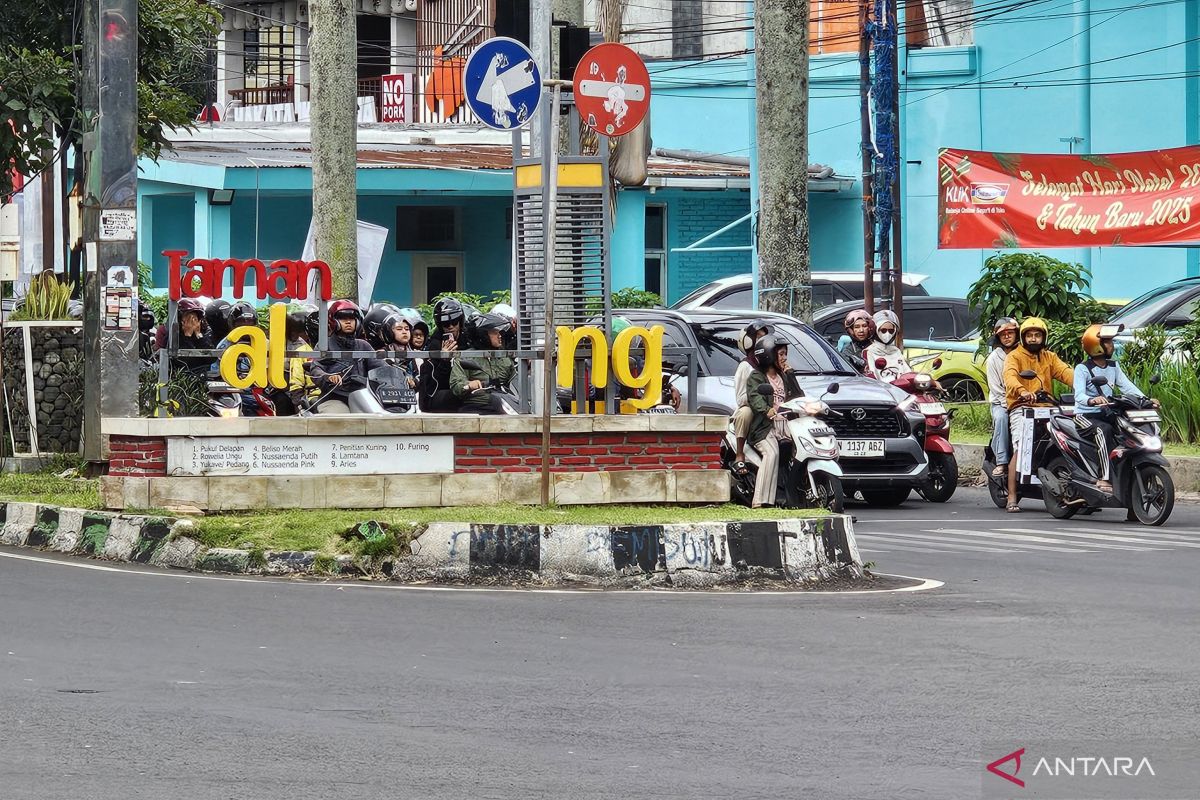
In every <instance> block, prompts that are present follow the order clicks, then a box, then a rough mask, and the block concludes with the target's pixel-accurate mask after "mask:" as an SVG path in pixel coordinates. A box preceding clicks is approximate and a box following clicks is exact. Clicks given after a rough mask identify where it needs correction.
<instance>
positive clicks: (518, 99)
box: [463, 36, 542, 130]
mask: <svg viewBox="0 0 1200 800" xmlns="http://www.w3.org/2000/svg"><path fill="white" fill-rule="evenodd" d="M463 93H464V94H465V95H466V96H467V104H468V105H469V106H470V107H471V110H472V111H474V112H475V116H477V117H479V119H480V120H481V121H482V122H483V124H484V125H487V126H488V127H490V128H497V129H499V130H511V129H512V128H519V127H521V126H522V125H524V124H525V123H526V122H528V121H529V118H530V117H532V116H533V112H534V111H535V110H537V107H538V102H539V101H540V100H541V99H542V74H541V72H540V71H539V70H538V67H537V64H536V63H535V62H534V60H533V54H532V53H530V52H529V50H528V49H527V48H526V47H525V45H523V44H521V43H520V42H518V41H517V40H516V39H509V38H507V37H504V36H498V37H496V38H494V39H488V40H487V41H486V42H484V43H483V44H481V45H479V47H477V48H475V52H473V53H471V57H470V58H468V59H467V65H466V67H465V68H464V69H463Z"/></svg>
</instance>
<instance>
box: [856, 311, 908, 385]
mask: <svg viewBox="0 0 1200 800" xmlns="http://www.w3.org/2000/svg"><path fill="white" fill-rule="evenodd" d="M874 322H875V341H873V342H871V344H870V345H868V346H867V349H866V354H867V369H868V370H869V371H871V372H873V373H875V375H876V376H877V377H878V378H879V379H880V380H884V381H887V382H888V383H891V382H893V381H894V380H896V378H899V377H900V376H901V375H904V374H905V373H908V372H912V371H913V370H912V367H910V366H909V365H908V361H907V360H906V359H905V358H904V351H903V350H901V349H900V348H899V347H897V346H896V340H897V339H898V338H899V336H900V318H899V317H897V316H896V312H894V311H889V310H884V311H876V312H875V317H874ZM881 358H882V359H883V360H884V361H885V362H886V364H885V365H884V366H882V367H880V366H878V365H877V363H876V362H878V360H879V359H881Z"/></svg>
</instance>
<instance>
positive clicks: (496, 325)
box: [475, 312, 512, 333]
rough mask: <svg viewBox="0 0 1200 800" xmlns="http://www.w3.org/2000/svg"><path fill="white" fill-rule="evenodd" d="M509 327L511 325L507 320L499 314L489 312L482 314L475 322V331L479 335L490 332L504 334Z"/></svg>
mask: <svg viewBox="0 0 1200 800" xmlns="http://www.w3.org/2000/svg"><path fill="white" fill-rule="evenodd" d="M511 327H512V323H511V322H509V321H508V319H507V318H505V317H504V316H502V315H500V314H493V313H491V312H488V313H487V314H483V315H482V316H480V317H479V318H478V319H477V320H476V322H475V329H476V330H478V331H479V332H480V333H488V332H490V331H500V333H506V332H507V331H508V329H509V328H511Z"/></svg>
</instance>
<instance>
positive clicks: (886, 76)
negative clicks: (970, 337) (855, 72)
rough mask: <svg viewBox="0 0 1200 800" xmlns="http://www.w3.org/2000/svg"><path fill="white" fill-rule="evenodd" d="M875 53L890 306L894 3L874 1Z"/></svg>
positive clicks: (881, 237) (885, 298) (884, 294)
mask: <svg viewBox="0 0 1200 800" xmlns="http://www.w3.org/2000/svg"><path fill="white" fill-rule="evenodd" d="M871 28H872V34H873V37H872V38H873V40H874V41H873V50H874V54H875V84H874V100H875V141H876V144H877V147H878V149H879V158H878V159H877V160H876V164H875V181H874V184H873V187H872V188H873V189H874V193H875V225H876V231H877V236H878V238H877V240H876V241H877V244H878V247H879V284H880V292H879V294H880V300H881V301H882V303H883V304H884V305H885V306H886V307H888V308H892V307H893V306H894V303H893V299H894V296H895V295H894V291H895V290H894V288H893V283H894V282H895V281H894V273H893V272H892V244H891V242H892V235H891V234H892V226H893V224H894V220H893V214H892V210H893V208H895V201H894V198H895V196H896V195H895V183H896V172H897V170H898V169H899V166H898V164H897V163H896V154H897V144H896V138H897V136H898V135H899V130H898V128H899V126H898V125H897V124H896V114H895V103H896V97H895V93H896V87H895V83H896V64H897V61H896V54H895V50H896V29H897V26H896V14H895V0H875V24H874V25H873V26H871Z"/></svg>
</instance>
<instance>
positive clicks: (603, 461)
mask: <svg viewBox="0 0 1200 800" xmlns="http://www.w3.org/2000/svg"><path fill="white" fill-rule="evenodd" d="M592 463H593V464H599V465H600V466H609V465H611V464H624V463H625V459H624V458H622V457H621V456H596V457H595V458H593V459H592Z"/></svg>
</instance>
